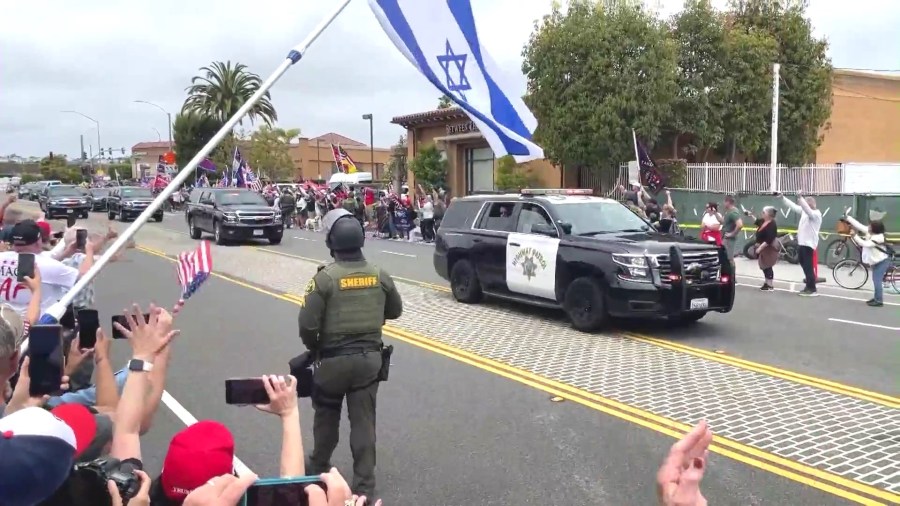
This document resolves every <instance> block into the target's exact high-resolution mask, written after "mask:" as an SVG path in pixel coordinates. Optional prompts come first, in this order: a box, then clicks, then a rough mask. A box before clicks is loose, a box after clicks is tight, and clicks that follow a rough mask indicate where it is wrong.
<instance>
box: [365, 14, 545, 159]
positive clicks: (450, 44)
mask: <svg viewBox="0 0 900 506" xmlns="http://www.w3.org/2000/svg"><path fill="white" fill-rule="evenodd" d="M369 6H370V7H371V8H372V12H374V13H375V17H376V18H378V22H379V23H381V27H382V28H383V29H384V31H385V33H387V35H388V37H390V39H391V41H393V42H394V45H396V46H397V49H399V50H400V52H401V53H403V56H405V57H406V59H407V60H409V61H410V62H411V63H412V64H413V65H414V66H415V67H416V68H417V69H418V70H419V72H421V73H422V75H424V76H425V77H426V78H427V79H428V80H429V81H431V84H433V85H434V86H435V87H436V88H437V89H438V90H439V91H440V92H441V93H443V94H444V95H447V96H449V97H450V98H451V99H452V100H453V101H454V102H456V103H457V104H458V105H459V106H460V107H461V108H462V109H463V110H464V111H465V112H466V114H467V115H468V116H469V118H470V119H471V120H472V121H473V122H474V123H475V124H476V125H477V126H478V129H479V130H480V131H481V133H482V135H484V137H485V139H487V141H488V144H490V145H491V149H493V151H494V154H495V155H496V156H497V157H500V156H504V155H512V156H513V157H514V158H515V159H516V161H517V162H519V163H521V162H526V161H529V160H535V159H540V158H543V157H544V150H543V149H541V147H540V146H538V145H537V144H535V143H534V142H533V141H532V140H531V137H532V134H533V133H534V129H535V128H537V120H536V119H535V118H534V115H533V114H531V111H529V110H528V107H527V106H526V105H525V102H524V101H523V100H522V98H521V97H519V96H518V93H517V92H516V86H515V84H514V83H513V82H512V81H511V80H509V79H508V78H507V76H505V75H504V74H503V73H502V72H501V71H500V69H499V68H498V67H497V65H496V64H495V63H494V60H493V59H491V57H490V55H489V54H487V52H486V51H485V50H484V48H483V47H482V46H481V42H480V41H479V39H478V31H477V30H476V29H475V18H474V16H473V15H472V5H471V3H470V0H369Z"/></svg>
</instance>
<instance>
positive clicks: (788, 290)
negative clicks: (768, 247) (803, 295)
mask: <svg viewBox="0 0 900 506" xmlns="http://www.w3.org/2000/svg"><path fill="white" fill-rule="evenodd" d="M775 282H776V283H777V282H778V280H775ZM735 285H736V286H743V287H747V288H756V289H759V285H750V284H747V283H735ZM774 291H776V292H786V293H798V292H797V290H790V289H785V288H775V290H774ZM819 297H829V298H832V299H843V300H855V301H859V302H867V301H868V300H869V299H860V298H858V297H846V296H844V295H834V294H831V293H822V292H821V291H820V292H819ZM811 298H812V297H811ZM884 305H885V306H900V302H888V301H884Z"/></svg>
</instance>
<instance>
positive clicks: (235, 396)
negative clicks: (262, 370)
mask: <svg viewBox="0 0 900 506" xmlns="http://www.w3.org/2000/svg"><path fill="white" fill-rule="evenodd" d="M268 403H269V394H268V392H266V387H265V385H263V379H262V378H232V379H227V380H225V404H238V405H248V404H253V405H255V404H268Z"/></svg>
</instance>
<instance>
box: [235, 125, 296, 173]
mask: <svg viewBox="0 0 900 506" xmlns="http://www.w3.org/2000/svg"><path fill="white" fill-rule="evenodd" d="M298 136H300V129H299V128H291V129H288V130H285V129H284V128H272V127H270V126H268V125H263V126H262V127H260V129H259V130H257V131H255V132H253V133H252V134H251V135H250V150H249V153H248V155H249V156H247V159H248V160H250V163H251V165H252V166H253V167H254V169H255V170H256V171H257V173H258V172H260V171H265V174H266V175H267V176H269V177H271V178H273V179H275V180H276V181H292V180H293V179H294V176H295V172H296V171H295V170H294V161H293V160H292V159H291V153H290V147H289V146H290V143H291V141H292V140H293V139H295V138H297V137H298Z"/></svg>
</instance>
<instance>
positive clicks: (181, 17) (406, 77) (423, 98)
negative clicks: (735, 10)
mask: <svg viewBox="0 0 900 506" xmlns="http://www.w3.org/2000/svg"><path fill="white" fill-rule="evenodd" d="M7 3H8V4H9V5H6V6H4V11H5V12H4V29H3V30H2V31H0V154H10V153H18V154H24V155H28V154H34V155H41V154H43V153H46V152H48V151H51V150H52V151H56V152H66V153H70V154H72V155H75V154H76V153H77V152H78V136H79V135H80V134H82V133H83V134H84V136H85V142H88V143H91V144H94V145H96V131H95V130H93V124H92V123H91V122H90V121H88V120H86V119H84V118H81V117H78V116H75V115H71V114H62V113H60V111H61V110H64V109H76V110H79V111H81V112H83V113H85V114H87V115H89V116H92V117H94V118H96V119H97V120H99V121H100V124H101V136H102V143H103V147H109V146H113V147H116V148H119V147H123V146H124V147H126V148H128V147H130V146H132V145H133V144H135V143H137V142H140V141H147V140H156V134H155V133H154V132H153V128H156V129H158V130H159V131H160V133H161V134H162V136H163V137H165V136H166V132H167V129H166V122H165V116H164V115H163V114H162V113H161V112H160V111H158V110H156V109H154V108H152V107H150V106H147V105H143V104H135V103H133V101H134V100H136V99H142V100H148V101H152V102H155V103H158V104H159V105H161V106H163V107H164V108H166V109H168V110H169V111H171V112H172V113H173V114H174V113H175V112H177V110H178V109H179V108H180V106H181V104H182V102H183V101H184V97H185V95H184V89H185V87H187V86H188V85H189V84H190V79H191V77H192V76H194V75H195V74H196V73H197V69H198V68H199V67H202V66H204V65H208V64H209V63H211V62H212V61H215V60H232V61H239V62H241V63H244V64H246V65H247V66H248V67H249V68H250V69H251V70H252V71H254V72H256V73H258V74H260V75H261V76H263V77H266V76H267V75H268V74H269V73H270V72H271V71H272V70H273V69H274V68H275V67H276V66H277V65H278V64H279V63H280V62H281V61H282V58H284V56H285V55H286V54H287V51H288V50H289V49H290V48H291V47H292V46H294V45H295V44H297V43H298V42H300V40H302V39H303V38H304V37H305V36H306V35H307V34H308V33H309V32H310V30H311V29H312V27H313V26H315V25H316V24H317V23H318V22H319V20H320V19H321V18H322V17H323V16H324V15H325V13H326V12H327V11H328V10H330V9H332V8H333V6H334V5H335V0H327V1H321V2H296V0H256V1H254V2H251V3H250V4H241V7H240V8H236V9H231V8H229V7H228V5H229V3H228V2H220V1H219V2H215V1H212V0H191V1H185V0H179V1H175V0H157V1H155V2H150V3H147V2H118V1H115V0H94V1H92V2H69V1H65V0H48V1H42V2H7ZM550 4H551V0H478V1H474V2H473V5H474V8H475V15H476V19H478V24H479V28H480V33H481V37H482V39H483V40H484V44H485V46H486V47H487V48H488V49H489V50H490V52H491V53H492V55H493V56H494V59H495V60H497V61H498V62H499V63H500V64H501V65H502V66H503V67H505V68H507V69H508V70H509V72H510V73H511V74H515V75H517V78H516V79H517V82H519V83H520V86H521V90H522V91H524V80H523V78H522V77H521V75H518V74H519V73H520V64H521V56H520V53H521V49H522V46H523V44H524V43H525V42H526V41H527V39H528V35H529V34H530V32H531V29H532V22H533V21H534V20H535V19H536V18H539V17H540V16H542V15H543V14H545V13H546V12H548V11H549V9H550ZM680 4H681V2H680V1H679V0H667V1H665V2H662V4H661V5H662V6H661V9H662V11H663V12H664V13H665V12H667V11H671V10H673V9H674V8H677V7H678V6H679V5H680ZM812 4H813V5H812V6H811V8H810V15H811V17H812V19H813V23H814V24H815V26H816V29H817V33H819V34H822V35H825V34H827V35H828V37H829V40H830V42H831V52H832V56H833V58H834V63H835V64H836V65H837V66H844V67H868V68H890V67H897V66H900V57H898V45H897V44H887V43H886V41H888V40H896V32H895V30H896V26H897V25H898V24H900V2H896V1H894V0H859V1H857V2H854V3H853V4H852V5H849V4H846V3H844V2H839V1H837V0H833V1H832V0H813V2H812ZM673 6H674V7H673ZM272 99H273V102H274V104H275V106H276V108H277V110H278V114H279V117H280V125H282V126H285V127H299V128H301V129H302V130H303V133H304V135H309V136H313V135H320V134H323V133H326V132H329V131H334V132H338V133H341V134H343V135H346V136H348V137H352V138H355V139H358V140H360V141H363V142H368V135H369V132H368V123H367V122H366V121H363V120H362V119H361V115H362V114H365V113H372V114H374V116H375V143H376V145H379V146H386V145H388V144H390V143H393V142H395V141H396V139H397V137H398V136H399V135H400V134H402V133H403V132H402V129H400V128H399V127H396V126H393V125H390V124H389V120H390V118H391V117H393V116H397V115H401V114H407V113H412V112H418V111H422V110H426V109H430V108H432V107H434V106H435V104H436V103H437V92H436V91H435V90H434V89H433V88H432V87H431V85H430V84H428V83H427V82H426V81H425V80H424V78H422V77H421V76H420V75H419V74H418V73H417V72H416V71H415V70H414V69H413V68H412V66H411V65H410V64H409V63H408V62H407V61H406V60H405V59H404V58H403V57H402V56H401V55H400V54H399V53H398V52H397V51H396V49H395V48H394V47H393V45H392V44H391V42H390V41H389V40H388V39H387V37H386V36H385V35H384V33H383V32H382V31H381V27H380V26H379V25H378V23H377V22H376V21H375V19H374V17H373V16H372V14H371V12H370V10H369V7H368V5H367V3H366V2H365V1H363V0H355V1H354V2H352V3H351V4H350V6H349V7H347V9H346V10H345V12H344V13H343V14H341V16H340V17H339V18H338V19H337V20H336V21H335V23H334V24H333V25H332V26H331V27H330V28H329V29H328V30H327V31H326V32H325V33H324V34H323V35H322V36H321V37H320V38H319V40H317V41H316V42H315V44H314V45H313V46H312V47H311V48H310V50H309V51H308V53H307V54H306V56H305V57H304V58H303V60H302V61H301V62H300V63H298V64H297V65H296V66H295V67H294V68H292V69H291V70H290V71H289V72H288V73H287V74H286V75H285V76H284V77H283V78H282V80H281V81H279V83H278V84H277V85H276V86H275V88H274V89H273V90H272ZM94 147H95V149H96V146H94Z"/></svg>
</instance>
